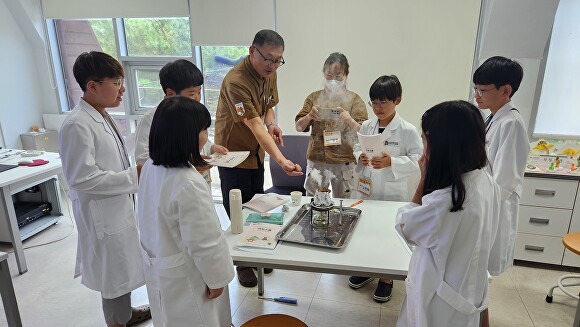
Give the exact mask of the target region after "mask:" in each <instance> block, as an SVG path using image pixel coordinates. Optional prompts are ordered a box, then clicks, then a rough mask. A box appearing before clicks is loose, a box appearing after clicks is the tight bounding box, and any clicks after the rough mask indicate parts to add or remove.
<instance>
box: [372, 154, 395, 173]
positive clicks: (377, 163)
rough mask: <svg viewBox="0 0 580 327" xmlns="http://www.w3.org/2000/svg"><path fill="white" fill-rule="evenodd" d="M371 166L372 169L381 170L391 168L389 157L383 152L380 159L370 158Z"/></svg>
mask: <svg viewBox="0 0 580 327" xmlns="http://www.w3.org/2000/svg"><path fill="white" fill-rule="evenodd" d="M371 166H372V167H373V168H374V169H381V168H386V167H390V166H391V156H390V155H389V154H388V153H387V152H385V151H383V152H382V153H381V156H380V157H372V159H371Z"/></svg>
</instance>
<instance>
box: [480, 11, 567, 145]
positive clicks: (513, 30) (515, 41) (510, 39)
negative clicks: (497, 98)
mask: <svg viewBox="0 0 580 327" xmlns="http://www.w3.org/2000/svg"><path fill="white" fill-rule="evenodd" d="M558 3H559V0H486V1H485V4H486V6H485V8H484V9H483V10H484V18H483V22H482V31H481V38H480V41H479V46H480V47H479V56H478V59H479V60H478V65H479V64H481V63H483V62H484V61H485V60H486V59H487V58H489V57H492V56H497V55H499V56H504V57H508V58H511V59H514V60H516V61H518V62H519V63H520V64H521V65H522V67H523V69H524V78H523V80H522V84H521V85H520V89H519V90H518V91H517V93H516V94H515V95H514V96H513V98H512V102H513V103H514V106H515V107H516V108H518V110H519V111H520V113H521V114H522V116H523V118H524V122H525V123H526V124H527V125H526V126H528V133H529V135H531V132H532V131H531V129H532V128H531V126H533V121H532V120H533V119H535V114H534V112H535V106H537V100H538V97H539V92H537V88H538V83H541V81H538V76H539V74H540V69H541V66H542V61H543V60H544V59H545V58H544V54H545V49H546V44H547V42H548V39H549V37H550V33H551V30H552V24H553V23H554V17H555V14H556V8H557V7H558Z"/></svg>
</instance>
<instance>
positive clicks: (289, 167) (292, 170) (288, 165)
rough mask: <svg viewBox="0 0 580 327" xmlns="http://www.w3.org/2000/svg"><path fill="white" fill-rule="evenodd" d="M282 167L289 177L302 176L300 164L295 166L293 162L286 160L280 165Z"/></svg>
mask: <svg viewBox="0 0 580 327" xmlns="http://www.w3.org/2000/svg"><path fill="white" fill-rule="evenodd" d="M280 167H282V169H284V172H285V173H286V175H288V176H302V175H303V174H304V173H303V172H302V167H300V165H299V164H295V163H293V162H292V161H290V160H288V159H286V160H284V161H282V162H281V163H280Z"/></svg>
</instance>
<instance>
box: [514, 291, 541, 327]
mask: <svg viewBox="0 0 580 327" xmlns="http://www.w3.org/2000/svg"><path fill="white" fill-rule="evenodd" d="M516 292H517V293H518V297H519V298H520V301H521V302H522V305H523V306H524V309H525V310H526V313H527V314H528V317H529V318H530V321H531V322H532V325H533V326H534V327H535V326H536V324H535V323H534V319H532V315H531V314H530V311H529V310H528V307H527V306H526V302H524V298H523V297H522V295H521V294H520V290H519V289H518V288H517V286H516ZM522 292H523V290H522ZM533 293H536V292H533ZM537 293H538V294H541V293H539V292H537Z"/></svg>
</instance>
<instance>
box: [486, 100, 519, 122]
mask: <svg viewBox="0 0 580 327" xmlns="http://www.w3.org/2000/svg"><path fill="white" fill-rule="evenodd" d="M513 108H514V106H513V104H512V102H511V101H508V103H506V104H504V105H503V106H502V107H501V108H499V110H498V111H496V113H495V115H493V117H492V118H491V121H495V120H497V119H499V117H501V116H503V115H506V114H507V113H509V112H510V111H511V110H512V109H513Z"/></svg>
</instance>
